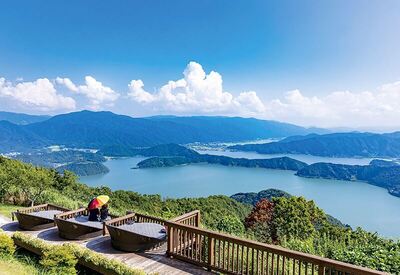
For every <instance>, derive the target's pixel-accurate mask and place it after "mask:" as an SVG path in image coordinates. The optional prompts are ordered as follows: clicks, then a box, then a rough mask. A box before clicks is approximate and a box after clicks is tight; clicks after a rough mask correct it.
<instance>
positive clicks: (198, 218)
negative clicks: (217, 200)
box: [196, 211, 201, 227]
mask: <svg viewBox="0 0 400 275" xmlns="http://www.w3.org/2000/svg"><path fill="white" fill-rule="evenodd" d="M200 218H201V217H200V211H199V212H197V216H196V227H200Z"/></svg>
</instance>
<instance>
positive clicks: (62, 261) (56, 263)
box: [13, 232, 145, 275]
mask: <svg viewBox="0 0 400 275" xmlns="http://www.w3.org/2000/svg"><path fill="white" fill-rule="evenodd" d="M13 239H14V240H18V241H20V242H22V243H24V244H26V245H29V246H30V247H32V248H34V249H37V250H40V251H41V252H42V253H43V255H42V259H41V261H40V264H41V265H43V267H45V269H46V271H47V272H49V273H50V274H76V273H77V272H76V270H75V266H76V264H77V262H78V261H81V262H86V263H89V264H93V265H95V266H98V267H99V268H101V269H104V270H107V271H108V273H110V274H121V275H144V274H145V273H144V272H143V271H142V270H141V269H135V268H131V267H129V266H127V265H125V264H124V263H122V262H120V261H117V260H114V259H109V258H107V257H105V256H103V255H101V254H99V253H97V252H94V251H92V250H90V249H87V248H84V247H80V246H78V245H76V244H70V243H65V244H63V245H51V244H47V243H46V242H44V241H42V240H39V239H37V238H35V237H32V236H29V235H26V234H23V233H20V232H17V233H14V235H13Z"/></svg>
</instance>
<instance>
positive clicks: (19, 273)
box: [0, 255, 46, 275]
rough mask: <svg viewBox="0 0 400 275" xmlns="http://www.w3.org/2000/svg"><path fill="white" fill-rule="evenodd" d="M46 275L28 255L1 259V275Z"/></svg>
mask: <svg viewBox="0 0 400 275" xmlns="http://www.w3.org/2000/svg"><path fill="white" fill-rule="evenodd" d="M9 274H10V275H42V274H43V275H44V274H46V273H45V272H44V271H43V270H42V269H41V268H40V267H38V263H36V262H35V260H33V259H32V258H31V257H29V256H26V255H16V256H15V257H0V275H9Z"/></svg>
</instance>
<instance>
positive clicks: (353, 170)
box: [296, 160, 400, 197]
mask: <svg viewBox="0 0 400 275" xmlns="http://www.w3.org/2000/svg"><path fill="white" fill-rule="evenodd" d="M296 175H298V176H300V177H309V178H325V179H338V180H360V181H366V182H368V183H370V184H373V185H377V186H380V187H383V188H386V189H387V190H388V191H389V193H390V194H392V195H394V196H397V197H400V177H399V175H400V164H399V163H398V162H396V161H382V160H373V161H371V163H370V164H369V165H344V164H333V163H314V164H311V165H308V166H305V167H303V168H302V169H300V170H299V171H297V173H296Z"/></svg>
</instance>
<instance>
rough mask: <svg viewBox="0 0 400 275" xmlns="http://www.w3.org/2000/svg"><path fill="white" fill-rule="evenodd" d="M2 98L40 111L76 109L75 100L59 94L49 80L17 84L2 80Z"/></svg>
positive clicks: (0, 82) (0, 93)
mask: <svg viewBox="0 0 400 275" xmlns="http://www.w3.org/2000/svg"><path fill="white" fill-rule="evenodd" d="M0 97H3V98H6V99H8V100H11V101H12V102H15V103H17V104H18V105H20V106H22V107H25V108H30V109H34V110H39V111H54V110H73V109H75V107H76V103H75V100H74V99H73V98H71V97H66V96H63V95H62V94H60V93H58V92H57V90H56V89H55V87H54V85H53V83H52V82H51V81H50V80H49V79H47V78H39V79H37V80H35V81H32V82H19V83H16V84H13V83H12V82H10V81H6V79H5V78H0Z"/></svg>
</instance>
